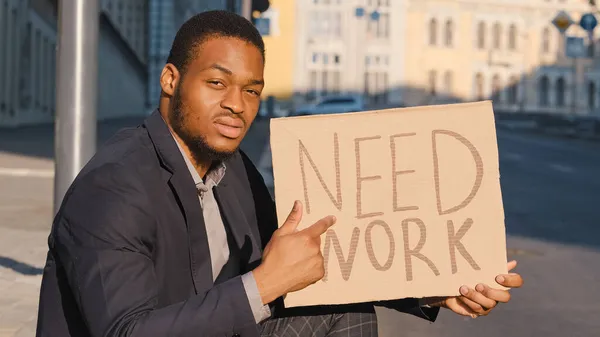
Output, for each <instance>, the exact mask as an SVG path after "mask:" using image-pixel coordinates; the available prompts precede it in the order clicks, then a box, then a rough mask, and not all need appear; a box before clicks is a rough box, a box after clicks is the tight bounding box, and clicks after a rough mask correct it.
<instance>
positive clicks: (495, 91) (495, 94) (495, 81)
mask: <svg viewBox="0 0 600 337" xmlns="http://www.w3.org/2000/svg"><path fill="white" fill-rule="evenodd" d="M500 90H501V86H500V75H498V74H496V75H494V77H492V101H494V102H497V103H500V101H501V99H502V97H501V95H500Z"/></svg>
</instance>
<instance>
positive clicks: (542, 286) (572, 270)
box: [0, 119, 600, 337]
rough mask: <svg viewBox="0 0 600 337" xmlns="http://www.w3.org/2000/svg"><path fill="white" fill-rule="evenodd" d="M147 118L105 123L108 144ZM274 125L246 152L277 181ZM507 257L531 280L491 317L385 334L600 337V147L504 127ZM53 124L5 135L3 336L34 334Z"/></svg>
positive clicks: (0, 135)
mask: <svg viewBox="0 0 600 337" xmlns="http://www.w3.org/2000/svg"><path fill="white" fill-rule="evenodd" d="M138 122H139V119H127V120H118V121H111V122H108V123H103V124H102V125H101V126H100V127H99V138H100V143H102V142H103V141H104V140H106V139H107V138H108V137H109V135H111V134H112V133H114V132H115V131H116V130H118V129H119V128H120V127H123V126H134V125H136V124H137V123H138ZM268 140H269V136H268V121H266V120H261V121H257V122H256V123H255V125H254V126H253V127H252V129H251V130H250V133H249V135H248V136H247V139H246V140H245V141H244V144H243V145H242V148H243V149H245V150H246V151H247V152H248V154H249V156H250V157H251V158H252V160H253V161H254V162H255V163H256V164H257V165H258V166H259V169H260V170H261V173H263V174H264V176H265V180H266V181H267V183H270V184H272V177H270V171H271V166H270V154H269V148H268ZM498 143H499V150H500V173H501V186H502V193H503V200H504V208H505V213H506V227H507V234H508V248H509V258H510V259H517V260H518V262H519V266H518V267H517V271H518V272H519V273H521V274H522V275H523V277H524V278H525V286H524V287H523V288H522V289H515V290H513V291H512V294H513V299H512V301H511V303H510V304H508V305H500V306H499V307H498V308H497V309H495V310H494V311H493V312H492V314H491V315H490V316H488V317H481V318H478V319H470V318H462V317H458V316H457V315H455V314H452V313H450V312H447V311H443V312H442V313H441V314H440V316H439V318H438V320H437V321H436V322H435V323H433V324H431V323H427V322H425V321H423V320H421V319H417V318H413V317H409V316H406V315H400V314H397V313H395V312H392V311H389V310H387V309H380V310H378V313H379V318H380V321H379V328H380V336H382V337H387V336H410V337H413V336H420V337H421V336H422V337H426V336H432V337H433V336H444V337H453V336H457V337H458V336H460V337H463V336H486V337H500V336H502V337H505V336H507V335H510V336H557V337H558V336H560V337H562V336H597V335H598V332H599V331H600V321H598V319H597V317H598V316H600V290H598V288H597V284H598V282H599V281H600V220H599V219H600V177H599V172H600V142H598V141H595V142H594V141H584V140H576V139H569V138H560V137H558V136H544V135H538V134H532V133H527V132H521V131H509V130H506V129H504V128H500V127H499V128H498ZM52 147H53V140H52V127H51V126H44V127H30V128H24V129H19V130H0V186H2V189H1V190H0V337H8V336H10V337H16V336H19V337H21V336H33V335H34V334H35V317H36V315H37V300H38V297H37V296H38V293H39V282H40V280H41V272H42V270H41V268H43V265H44V260H45V253H46V249H47V246H46V239H47V235H48V231H49V228H50V224H51V217H52V188H53V179H52V178H53V170H54V166H53V162H52V155H53V150H52Z"/></svg>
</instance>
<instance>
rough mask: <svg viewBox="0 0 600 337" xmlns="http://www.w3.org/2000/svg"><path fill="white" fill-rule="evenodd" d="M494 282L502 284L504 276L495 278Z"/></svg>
mask: <svg viewBox="0 0 600 337" xmlns="http://www.w3.org/2000/svg"><path fill="white" fill-rule="evenodd" d="M496 281H498V283H502V282H504V276H498V277H496Z"/></svg>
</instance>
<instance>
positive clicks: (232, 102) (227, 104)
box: [221, 88, 244, 114]
mask: <svg viewBox="0 0 600 337" xmlns="http://www.w3.org/2000/svg"><path fill="white" fill-rule="evenodd" d="M221 108H223V109H227V110H229V111H231V112H232V113H234V114H241V113H243V112H244V99H243V97H242V92H241V90H238V89H236V88H231V89H229V90H227V93H226V94H225V97H224V98H223V100H222V101H221Z"/></svg>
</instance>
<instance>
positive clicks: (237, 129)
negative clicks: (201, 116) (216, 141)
mask: <svg viewBox="0 0 600 337" xmlns="http://www.w3.org/2000/svg"><path fill="white" fill-rule="evenodd" d="M214 124H215V127H216V128H217V131H219V133H220V134H221V135H222V136H223V137H226V138H230V139H236V138H238V137H240V136H241V135H242V132H243V131H244V121H242V120H241V119H239V118H233V117H226V116H224V117H218V118H217V119H215V121H214Z"/></svg>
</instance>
